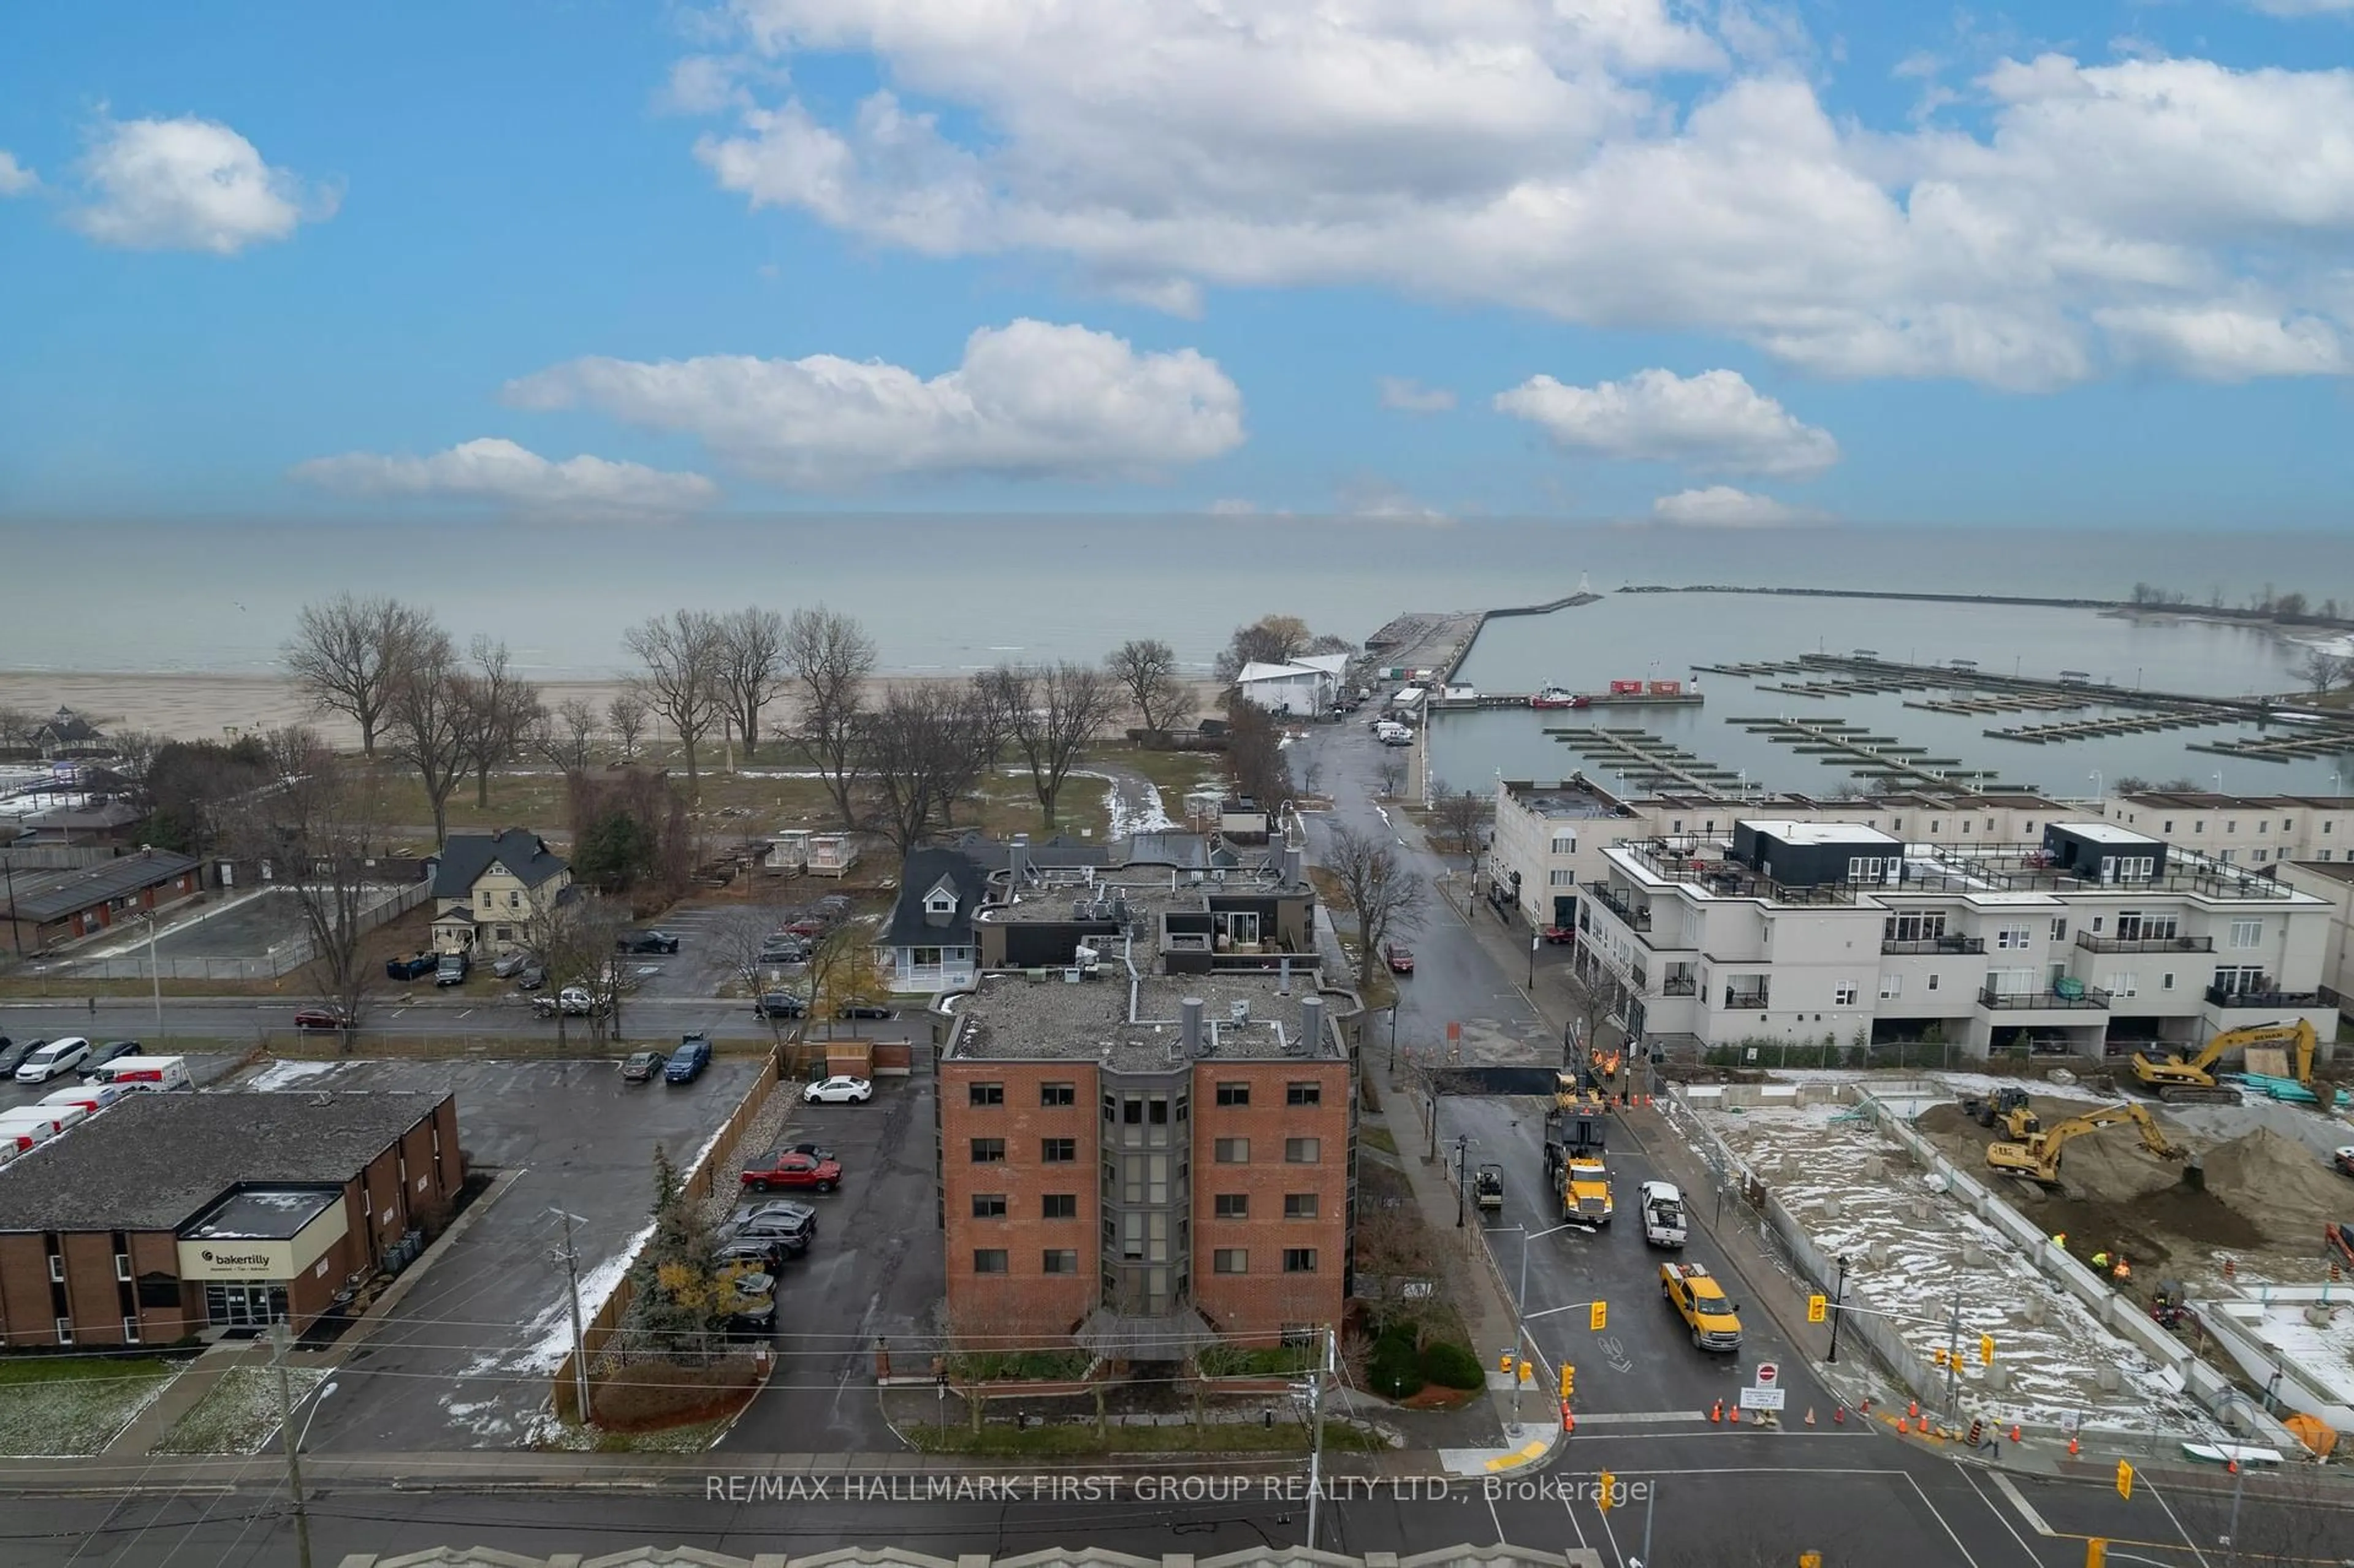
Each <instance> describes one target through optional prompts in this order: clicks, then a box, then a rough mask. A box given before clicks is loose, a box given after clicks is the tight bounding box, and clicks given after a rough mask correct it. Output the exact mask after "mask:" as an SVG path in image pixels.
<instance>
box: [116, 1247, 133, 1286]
mask: <svg viewBox="0 0 2354 1568" xmlns="http://www.w3.org/2000/svg"><path fill="white" fill-rule="evenodd" d="M114 1277H115V1280H116V1281H117V1282H118V1283H120V1284H123V1285H128V1284H130V1283H131V1255H130V1254H129V1253H127V1252H118V1253H116V1254H115V1255H114Z"/></svg>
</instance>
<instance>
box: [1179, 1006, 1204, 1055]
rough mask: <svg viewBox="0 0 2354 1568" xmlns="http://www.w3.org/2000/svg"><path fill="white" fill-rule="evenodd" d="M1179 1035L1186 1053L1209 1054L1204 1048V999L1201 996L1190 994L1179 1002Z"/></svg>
mask: <svg viewBox="0 0 2354 1568" xmlns="http://www.w3.org/2000/svg"><path fill="white" fill-rule="evenodd" d="M1177 1037H1178V1039H1179V1040H1180V1041H1182V1043H1183V1044H1184V1047H1185V1053H1186V1054H1188V1055H1190V1056H1202V1055H1206V1054H1208V1053H1207V1052H1206V1051H1204V1049H1203V1046H1204V1036H1203V1031H1202V999H1201V998H1200V997H1198V996H1189V997H1187V998H1185V999H1184V1000H1183V1001H1180V1002H1179V1003H1178V1004H1177Z"/></svg>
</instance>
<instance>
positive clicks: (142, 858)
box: [8, 849, 196, 923]
mask: <svg viewBox="0 0 2354 1568" xmlns="http://www.w3.org/2000/svg"><path fill="white" fill-rule="evenodd" d="M195 869H196V859H195V857H193V856H191V855H185V854H175V853H173V852H172V851H170V850H152V849H151V850H141V851H140V852H139V853H136V854H125V855H117V856H116V857H115V858H114V859H112V860H110V861H107V862H105V863H102V864H99V865H85V866H73V867H69V868H68V869H66V870H63V871H24V870H21V869H20V870H18V871H16V873H14V874H12V875H11V876H10V878H9V883H10V885H12V886H13V888H14V891H15V897H14V899H13V900H12V901H11V902H10V904H9V905H8V908H9V911H10V913H11V914H13V915H14V916H16V918H17V919H19V920H33V921H37V922H43V923H46V922H48V921H50V920H57V919H62V918H63V917H64V916H68V915H70V914H72V913H73V912H74V911H75V910H77V909H87V908H89V907H90V906H91V905H93V904H103V903H105V902H107V901H108V900H109V899H112V898H122V897H126V896H128V895H131V894H133V893H137V892H140V891H141V890H143V889H145V888H149V887H154V886H155V885H157V884H159V883H164V882H169V881H171V880H172V879H173V878H174V877H175V876H179V875H181V874H184V873H186V872H189V871H193V870H195Z"/></svg>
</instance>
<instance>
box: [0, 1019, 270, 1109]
mask: <svg viewBox="0 0 2354 1568" xmlns="http://www.w3.org/2000/svg"><path fill="white" fill-rule="evenodd" d="M71 1033H80V1031H78V1030H70V1029H59V1030H57V1031H55V1032H53V1033H50V1034H48V1035H47V1036H46V1038H48V1039H51V1040H56V1039H60V1038H62V1037H63V1036H65V1035H68V1034H71ZM18 1038H20V1039H33V1038H36V1036H33V1035H29V1034H27V1035H21V1036H18ZM86 1038H87V1039H89V1040H90V1043H91V1044H98V1043H99V1041H100V1040H101V1038H105V1039H121V1038H122V1036H121V1035H106V1036H103V1037H101V1036H100V1035H96V1034H91V1035H88V1036H86ZM146 1050H147V1054H149V1055H151V1056H161V1055H164V1054H166V1052H165V1051H162V1050H158V1049H157V1048H156V1047H155V1046H154V1044H149V1045H148V1046H147V1048H146ZM169 1054H173V1055H178V1054H179V1053H177V1052H171V1053H169ZM182 1059H183V1060H184V1061H186V1063H187V1065H188V1077H189V1078H190V1080H191V1081H192V1082H193V1083H194V1085H195V1086H196V1087H197V1088H200V1089H201V1088H206V1087H207V1086H212V1085H214V1084H217V1083H218V1082H219V1081H220V1080H221V1079H222V1078H224V1077H226V1076H228V1075H229V1073H231V1072H232V1071H234V1070H235V1069H236V1067H237V1060H238V1059H237V1058H236V1057H234V1056H218V1055H212V1056H186V1057H183V1058H182ZM81 1081H82V1080H81V1078H80V1076H79V1075H76V1074H73V1073H67V1074H65V1075H62V1076H60V1077H56V1078H52V1079H50V1080H49V1081H48V1083H46V1084H20V1083H17V1082H16V1080H15V1079H13V1078H10V1079H5V1080H0V1110H9V1109H13V1108H14V1107H17V1106H29V1105H36V1104H38V1103H39V1101H40V1100H41V1098H42V1097H44V1096H46V1095H48V1094H49V1093H50V1092H51V1091H52V1090H56V1089H64V1088H71V1087H73V1086H76V1085H78V1084H80V1082H81Z"/></svg>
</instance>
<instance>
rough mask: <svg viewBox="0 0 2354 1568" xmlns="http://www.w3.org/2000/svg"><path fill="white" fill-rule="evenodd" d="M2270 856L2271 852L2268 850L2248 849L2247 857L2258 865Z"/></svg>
mask: <svg viewBox="0 0 2354 1568" xmlns="http://www.w3.org/2000/svg"><path fill="white" fill-rule="evenodd" d="M2271 856H2272V852H2271V851H2270V850H2261V849H2260V850H2252V851H2250V852H2249V856H2248V858H2249V859H2251V860H2253V861H2254V862H2255V863H2257V864H2258V865H2262V864H2264V862H2265V861H2266V860H2268V859H2270V858H2271Z"/></svg>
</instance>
